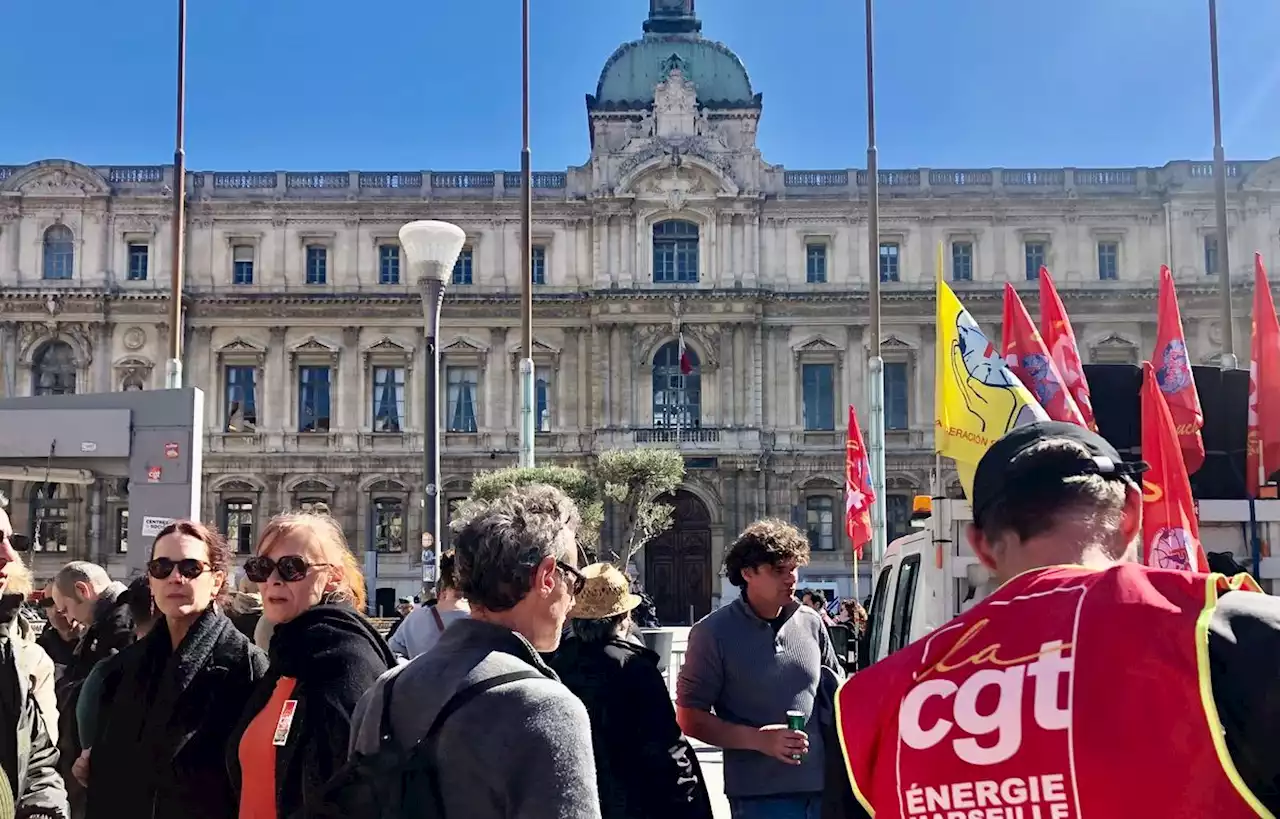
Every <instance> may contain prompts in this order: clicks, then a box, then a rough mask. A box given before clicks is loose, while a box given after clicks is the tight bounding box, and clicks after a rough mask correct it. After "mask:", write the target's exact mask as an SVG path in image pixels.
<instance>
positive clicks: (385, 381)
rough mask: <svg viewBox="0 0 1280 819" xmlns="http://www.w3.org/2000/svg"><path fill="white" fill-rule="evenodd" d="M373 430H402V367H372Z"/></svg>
mask: <svg viewBox="0 0 1280 819" xmlns="http://www.w3.org/2000/svg"><path fill="white" fill-rule="evenodd" d="M373 431H374V432H404V367H374V368H373Z"/></svg>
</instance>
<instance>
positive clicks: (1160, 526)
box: [1142, 361, 1209, 572]
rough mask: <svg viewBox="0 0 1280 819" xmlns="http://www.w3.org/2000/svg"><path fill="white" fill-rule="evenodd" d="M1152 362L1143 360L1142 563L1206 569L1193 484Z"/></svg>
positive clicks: (1157, 566)
mask: <svg viewBox="0 0 1280 819" xmlns="http://www.w3.org/2000/svg"><path fill="white" fill-rule="evenodd" d="M1158 379H1159V376H1158V375H1157V373H1156V369H1155V367H1153V366H1152V364H1151V362H1150V361H1144V362H1143V363H1142V459H1143V460H1144V461H1146V462H1147V463H1148V464H1150V465H1151V469H1150V470H1149V471H1148V472H1147V473H1146V474H1145V475H1143V483H1142V552H1143V562H1144V563H1146V564H1147V565H1148V566H1154V567H1156V568H1158V569H1180V570H1182V571H1187V572H1207V571H1209V562H1208V560H1207V559H1206V558H1205V554H1204V548H1203V547H1201V545H1200V526H1199V524H1198V522H1197V519H1196V503H1195V500H1194V498H1192V496H1191V482H1190V480H1189V479H1188V478H1187V468H1186V465H1185V464H1184V463H1183V458H1182V449H1181V444H1180V442H1179V438H1178V431H1177V428H1176V427H1175V426H1174V422H1173V415H1172V414H1171V413H1170V411H1169V402H1168V401H1166V400H1165V397H1164V392H1163V390H1161V388H1160V386H1159V380H1158Z"/></svg>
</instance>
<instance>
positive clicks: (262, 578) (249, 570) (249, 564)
mask: <svg viewBox="0 0 1280 819" xmlns="http://www.w3.org/2000/svg"><path fill="white" fill-rule="evenodd" d="M332 565H333V564H332V563H308V562H307V561H306V559H305V558H303V557H302V556H300V555H285V556H284V557H282V558H280V559H279V560H272V559H271V558H269V557H251V558H249V559H248V560H246V561H245V562H244V576H245V577H247V578H249V579H250V580H252V581H253V582H254V583H266V582H267V581H268V580H270V579H271V574H272V573H273V572H276V573H279V575H280V579H281V580H283V581H284V582H286V583H297V582H298V581H299V580H301V579H302V578H304V577H306V576H307V573H308V572H310V571H311V570H312V569H315V568H323V567H325V566H332Z"/></svg>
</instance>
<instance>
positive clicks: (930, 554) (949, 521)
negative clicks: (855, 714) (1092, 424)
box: [862, 496, 1280, 665]
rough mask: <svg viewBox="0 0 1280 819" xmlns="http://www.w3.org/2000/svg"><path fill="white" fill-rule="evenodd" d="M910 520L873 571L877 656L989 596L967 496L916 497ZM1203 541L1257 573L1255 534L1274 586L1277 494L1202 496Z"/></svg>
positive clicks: (1279, 532)
mask: <svg viewBox="0 0 1280 819" xmlns="http://www.w3.org/2000/svg"><path fill="white" fill-rule="evenodd" d="M913 508H914V513H913V515H912V522H913V525H916V526H918V527H920V531H917V532H913V533H911V534H909V535H905V536H903V537H900V538H898V539H897V540H895V541H893V542H892V543H890V544H889V547H888V549H886V551H885V558H884V562H883V563H882V564H881V566H880V570H879V572H878V573H877V575H876V580H875V586H874V591H873V593H872V600H871V609H870V611H869V612H868V627H869V629H870V632H871V633H870V638H869V645H870V651H869V654H870V656H869V657H868V658H866V659H864V660H863V661H862V664H863V665H865V664H868V663H871V662H875V661H876V660H880V659H883V658H884V657H887V656H888V655H889V654H891V653H893V652H894V651H897V650H898V649H900V648H902V647H903V646H905V645H907V644H909V643H911V642H914V641H915V640H918V639H919V638H920V637H923V636H924V635H925V634H928V633H929V632H930V631H933V630H934V629H936V628H938V627H939V626H941V625H943V624H944V623H946V622H947V621H949V620H951V619H952V618H953V617H955V616H956V615H958V614H960V613H961V612H963V611H966V610H967V609H968V608H969V607H971V606H973V605H974V604H975V603H977V602H978V601H980V600H981V599H982V598H984V597H986V596H987V595H988V594H990V593H991V591H992V590H993V583H992V578H991V576H990V574H989V573H988V572H987V570H986V569H985V568H983V567H982V566H981V565H980V564H979V563H978V561H977V559H976V558H975V557H974V556H973V552H972V551H971V550H970V549H969V542H968V540H967V539H966V537H965V527H966V526H967V525H968V524H969V522H970V521H972V520H973V513H972V511H971V510H970V508H969V504H968V502H967V501H963V500H933V501H931V500H930V499H929V498H928V497H927V496H920V497H917V498H916V499H915V504H914V507H913ZM1197 509H1198V514H1199V519H1200V540H1201V543H1203V545H1204V549H1205V551H1206V552H1227V553H1229V554H1230V555H1231V556H1232V557H1234V558H1235V560H1236V561H1237V562H1238V563H1240V565H1242V566H1244V567H1245V569H1246V570H1248V571H1249V572H1250V573H1252V572H1253V537H1254V533H1255V532H1256V535H1257V537H1258V539H1259V541H1260V546H1261V554H1262V555H1264V556H1263V557H1262V559H1261V561H1260V563H1259V567H1258V572H1257V578H1256V579H1257V580H1259V581H1260V582H1261V584H1262V587H1263V589H1265V590H1266V591H1268V592H1270V591H1271V590H1272V583H1273V582H1274V581H1276V580H1280V556H1276V557H1272V556H1270V555H1271V548H1270V545H1271V544H1276V543H1280V500H1259V501H1255V502H1254V510H1253V518H1252V519H1251V518H1250V509H1249V502H1248V501H1244V500H1205V501H1198V502H1197Z"/></svg>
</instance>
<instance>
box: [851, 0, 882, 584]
mask: <svg viewBox="0 0 1280 819" xmlns="http://www.w3.org/2000/svg"><path fill="white" fill-rule="evenodd" d="M871 3H872V0H866V17H867V245H868V248H867V275H868V282H869V285H870V292H869V301H870V302H871V320H870V322H869V323H868V327H867V330H868V336H869V339H868V341H869V346H870V347H871V360H870V361H868V362H867V370H868V373H869V375H870V376H871V377H870V379H869V380H868V382H867V391H868V399H869V400H868V402H867V404H868V407H867V409H868V415H869V419H868V420H869V421H870V425H869V426H870V428H869V429H868V430H867V431H868V433H869V434H868V436H867V456H868V461H870V467H871V489H872V491H873V492H875V496H876V502H875V503H873V504H872V505H871V570H872V575H871V576H872V578H874V577H875V572H876V571H878V570H879V568H880V563H881V561H882V560H884V552H885V548H886V546H888V542H887V537H886V535H887V533H886V531H885V519H884V504H885V496H884V359H883V358H882V357H881V355H880V170H879V168H878V167H877V161H876V159H877V157H876V83H875V51H874V49H873V45H874V43H875V38H874V36H873V29H872V13H871V12H872V8H871ZM857 583H858V578H856V577H855V578H854V584H855V586H854V588H855V589H856V588H857V585H856V584H857Z"/></svg>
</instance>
